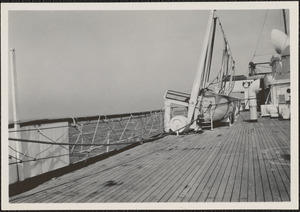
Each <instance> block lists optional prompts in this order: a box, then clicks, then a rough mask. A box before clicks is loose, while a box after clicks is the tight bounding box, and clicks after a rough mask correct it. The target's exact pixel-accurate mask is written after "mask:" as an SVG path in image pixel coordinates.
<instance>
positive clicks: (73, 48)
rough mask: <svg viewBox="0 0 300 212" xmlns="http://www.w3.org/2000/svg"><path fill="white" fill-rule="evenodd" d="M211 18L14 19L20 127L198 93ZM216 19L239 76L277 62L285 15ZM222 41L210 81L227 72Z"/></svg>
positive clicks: (15, 15)
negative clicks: (277, 32) (276, 39)
mask: <svg viewBox="0 0 300 212" xmlns="http://www.w3.org/2000/svg"><path fill="white" fill-rule="evenodd" d="M209 12H210V11H209V10H149V11H138V10H135V11H128V10H126V11H113V10H111V11H83V10H82V11H10V12H9V16H8V39H9V40H8V46H9V48H14V49H15V51H16V71H17V89H18V90H17V98H18V110H19V117H20V120H28V119H42V118H58V117H78V116H92V115H108V114H117V113H129V112H140V111H148V110H156V109H162V108H163V103H164V99H163V97H164V94H165V92H166V91H167V90H168V89H171V90H176V91H181V92H186V93H190V92H191V88H192V85H193V81H194V77H195V75H196V70H197V65H198V62H199V57H200V54H201V47H202V42H203V38H204V33H205V29H206V24H207V21H208V16H209ZM217 16H218V17H219V18H220V20H221V23H222V26H223V28H224V31H225V34H226V37H227V39H228V41H229V45H230V47H231V51H232V54H233V57H234V59H235V61H236V74H237V75H246V76H247V75H248V63H249V62H250V61H251V60H253V61H254V62H267V61H269V60H270V58H271V55H272V54H275V51H274V49H273V47H272V44H271V37H270V33H271V30H272V29H273V28H278V29H281V30H283V20H282V11H281V10H268V11H267V10H218V11H217ZM264 20H265V21H264ZM263 26H264V27H263ZM262 29H263V30H262ZM259 38H260V39H259ZM222 39H223V38H222V37H221V34H220V31H219V30H218V31H217V38H216V44H215V50H214V58H213V65H212V77H211V78H213V76H215V75H216V73H217V72H218V70H219V69H220V66H221V54H222V50H223V41H222ZM258 41H259V42H258ZM254 54H256V55H264V54H267V55H265V56H255V57H254V58H253V55H254ZM9 103H10V104H9V111H10V112H9V119H10V120H11V119H12V113H11V111H12V109H11V108H12V106H11V99H10V98H9Z"/></svg>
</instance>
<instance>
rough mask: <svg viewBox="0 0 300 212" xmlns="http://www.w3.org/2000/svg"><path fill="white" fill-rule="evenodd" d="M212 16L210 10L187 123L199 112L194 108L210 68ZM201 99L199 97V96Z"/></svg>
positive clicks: (213, 13)
mask: <svg viewBox="0 0 300 212" xmlns="http://www.w3.org/2000/svg"><path fill="white" fill-rule="evenodd" d="M214 15H215V10H212V11H211V12H210V16H209V19H208V24H207V27H206V34H205V37H204V42H203V47H202V52H201V57H200V62H199V65H198V69H197V73H196V77H195V80H194V84H193V88H192V92H191V97H190V100H189V105H188V116H187V123H191V122H192V120H193V118H194V117H197V116H198V113H199V110H195V108H196V106H197V105H199V102H200V101H201V100H199V101H198V96H199V93H200V90H201V88H204V87H205V86H206V85H205V84H206V80H207V77H208V76H207V71H208V70H206V68H208V67H209V66H210V64H209V63H210V62H209V61H210V58H209V57H210V56H211V54H212V50H211V47H212V45H211V44H210V42H209V41H212V40H213V38H212V36H211V34H212V32H213V31H214V26H213V25H215V21H214V22H213V20H214ZM200 98H201V96H200Z"/></svg>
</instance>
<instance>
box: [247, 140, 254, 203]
mask: <svg viewBox="0 0 300 212" xmlns="http://www.w3.org/2000/svg"><path fill="white" fill-rule="evenodd" d="M248 139H249V140H248V141H249V146H248V151H249V153H248V159H247V160H248V162H249V167H248V182H247V183H248V190H247V201H248V202H254V201H255V167H254V166H255V165H254V157H255V155H254V151H256V146H255V142H254V140H253V136H250V137H249V138H248Z"/></svg>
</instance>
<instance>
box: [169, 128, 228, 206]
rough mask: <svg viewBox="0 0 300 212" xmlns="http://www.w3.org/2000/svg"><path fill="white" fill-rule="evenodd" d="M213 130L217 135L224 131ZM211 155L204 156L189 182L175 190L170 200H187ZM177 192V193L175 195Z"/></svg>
mask: <svg viewBox="0 0 300 212" xmlns="http://www.w3.org/2000/svg"><path fill="white" fill-rule="evenodd" d="M213 132H215V133H216V136H217V137H219V136H220V135H222V134H223V133H224V132H223V131H222V130H214V131H213ZM211 157H213V155H212V154H210V155H209V156H208V157H207V156H206V157H205V158H206V159H205V160H204V161H203V162H202V164H199V166H198V170H197V172H196V173H195V174H194V175H193V176H192V178H191V180H190V182H188V184H187V187H184V188H181V191H180V190H177V191H178V192H177V193H174V194H173V196H172V198H170V200H172V201H175V202H182V201H188V200H189V199H190V197H191V196H192V194H193V192H194V191H195V188H196V187H195V185H196V184H197V181H199V180H200V179H201V178H199V176H200V175H201V174H203V173H204V172H205V167H206V166H207V164H208V162H209V161H210V160H209V159H210V158H211ZM176 194H178V195H176Z"/></svg>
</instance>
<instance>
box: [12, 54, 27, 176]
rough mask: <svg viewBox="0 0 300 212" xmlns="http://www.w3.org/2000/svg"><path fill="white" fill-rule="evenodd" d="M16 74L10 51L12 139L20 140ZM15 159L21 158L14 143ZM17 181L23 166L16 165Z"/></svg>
mask: <svg viewBox="0 0 300 212" xmlns="http://www.w3.org/2000/svg"><path fill="white" fill-rule="evenodd" d="M16 79H17V72H16V60H15V49H10V80H11V95H12V106H13V120H14V131H15V132H14V137H15V138H21V136H20V132H19V130H20V125H19V111H18V99H17V96H18V95H17V91H18V89H17V82H16ZM16 150H17V153H16V154H17V158H21V154H20V153H21V152H22V144H21V143H20V142H16ZM17 174H18V180H19V181H23V180H24V178H25V177H24V167H23V164H22V163H21V164H19V163H18V164H17Z"/></svg>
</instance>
